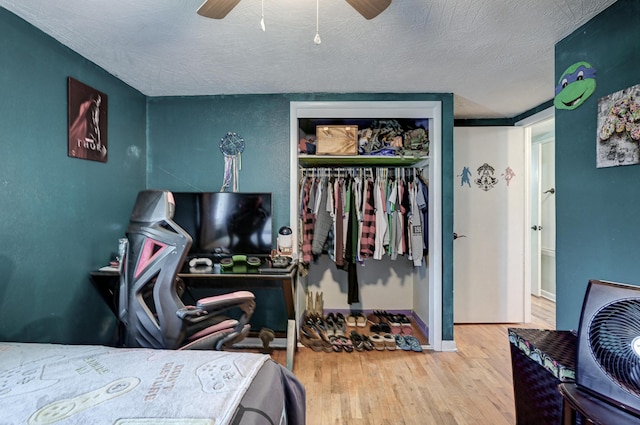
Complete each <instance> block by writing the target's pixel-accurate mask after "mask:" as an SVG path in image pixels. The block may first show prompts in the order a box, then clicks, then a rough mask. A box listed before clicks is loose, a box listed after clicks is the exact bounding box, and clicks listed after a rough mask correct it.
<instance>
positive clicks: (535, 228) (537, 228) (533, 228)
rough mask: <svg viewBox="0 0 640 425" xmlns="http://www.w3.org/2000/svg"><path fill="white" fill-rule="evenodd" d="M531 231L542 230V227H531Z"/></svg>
mask: <svg viewBox="0 0 640 425" xmlns="http://www.w3.org/2000/svg"><path fill="white" fill-rule="evenodd" d="M531 230H542V226H535V225H534V226H531Z"/></svg>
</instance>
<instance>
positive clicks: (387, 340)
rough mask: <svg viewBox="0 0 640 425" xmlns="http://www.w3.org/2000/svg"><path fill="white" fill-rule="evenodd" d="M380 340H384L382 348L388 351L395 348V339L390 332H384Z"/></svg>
mask: <svg viewBox="0 0 640 425" xmlns="http://www.w3.org/2000/svg"><path fill="white" fill-rule="evenodd" d="M382 340H383V341H384V348H385V349H387V350H389V351H395V349H396V339H395V337H394V336H393V335H391V334H384V335H383V336H382Z"/></svg>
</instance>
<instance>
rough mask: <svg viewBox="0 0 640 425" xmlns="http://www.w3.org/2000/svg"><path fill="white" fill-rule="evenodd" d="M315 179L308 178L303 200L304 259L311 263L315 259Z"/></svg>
mask: <svg viewBox="0 0 640 425" xmlns="http://www.w3.org/2000/svg"><path fill="white" fill-rule="evenodd" d="M313 180H314V179H311V178H308V179H307V180H306V181H305V185H304V196H303V200H302V207H303V208H302V226H303V227H302V228H303V235H302V261H304V262H305V263H310V262H311V261H312V260H313V254H312V252H311V246H312V243H313V231H314V228H315V215H314V214H313V211H312V209H311V205H310V202H311V193H312V190H313Z"/></svg>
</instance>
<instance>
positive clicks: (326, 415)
mask: <svg viewBox="0 0 640 425" xmlns="http://www.w3.org/2000/svg"><path fill="white" fill-rule="evenodd" d="M532 315H533V318H532V323H527V324H498V325H493V324H491V325H475V324H474V325H456V326H455V327H454V338H455V341H456V345H457V348H458V351H457V352H454V353H451V352H447V353H445V352H433V351H425V352H423V353H414V352H404V351H399V350H396V351H372V352H354V353H316V352H313V351H312V350H310V349H308V348H300V349H298V352H297V353H296V357H295V363H294V370H293V371H294V373H295V374H296V376H297V377H298V378H299V379H300V381H301V382H302V383H303V384H304V385H305V388H306V392H307V425H329V424H332V425H345V424H348V425H359V424H363V425H364V424H366V425H402V424H405V425H430V424H434V425H485V424H486V425H509V424H515V407H514V406H515V404H514V400H513V384H512V380H511V379H512V378H511V357H510V351H509V341H508V337H507V328H509V327H522V328H544V329H555V304H554V303H553V302H551V301H548V300H545V299H542V298H536V297H532ZM273 356H274V358H275V359H276V360H277V361H279V362H280V363H282V364H284V363H285V355H284V351H283V350H276V351H275V352H274V354H273Z"/></svg>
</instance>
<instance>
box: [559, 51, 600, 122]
mask: <svg viewBox="0 0 640 425" xmlns="http://www.w3.org/2000/svg"><path fill="white" fill-rule="evenodd" d="M595 89H596V70H595V69H594V68H593V67H592V66H591V65H589V64H588V63H587V62H577V63H574V64H573V65H571V66H570V67H569V68H567V69H566V71H564V73H563V74H562V76H561V77H560V81H558V85H557V86H556V97H555V98H554V99H553V104H554V105H555V107H556V108H557V109H568V110H573V109H576V108H577V107H578V106H580V105H582V104H583V103H584V102H585V101H586V100H587V99H588V98H589V96H591V95H592V94H593V92H594V91H595Z"/></svg>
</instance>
